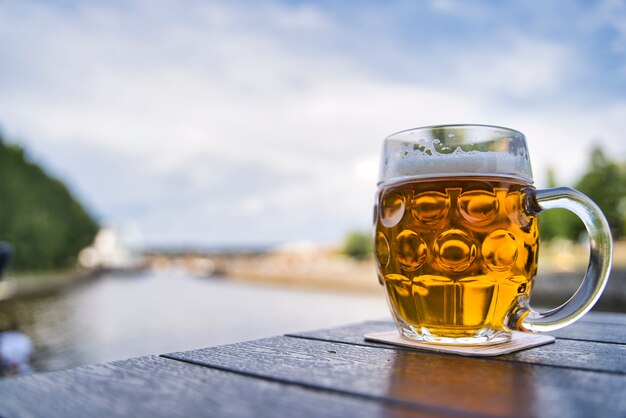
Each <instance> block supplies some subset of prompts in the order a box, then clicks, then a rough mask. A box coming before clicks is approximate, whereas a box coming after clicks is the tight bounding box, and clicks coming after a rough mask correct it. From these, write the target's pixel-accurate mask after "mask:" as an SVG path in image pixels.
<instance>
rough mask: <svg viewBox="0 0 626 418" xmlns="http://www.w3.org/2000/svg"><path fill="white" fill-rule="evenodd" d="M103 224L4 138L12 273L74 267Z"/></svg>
mask: <svg viewBox="0 0 626 418" xmlns="http://www.w3.org/2000/svg"><path fill="white" fill-rule="evenodd" d="M97 231H98V224H97V223H96V221H95V220H94V219H93V217H92V216H91V215H90V214H89V213H87V211H86V210H85V208H84V207H83V205H82V204H81V203H80V202H78V200H77V199H76V198H75V197H74V196H72V194H71V192H70V191H69V190H68V188H67V187H66V186H65V185H64V184H63V182H61V181H60V180H58V179H56V178H54V177H52V176H50V175H49V174H47V173H46V172H45V171H44V170H43V169H42V168H41V167H40V166H39V165H37V164H35V163H33V162H32V161H30V160H29V158H28V155H27V153H26V152H25V151H24V149H23V148H22V147H21V146H19V145H16V144H9V143H7V142H6V141H5V139H4V138H3V136H2V133H0V241H6V242H8V243H9V244H10V245H11V246H12V248H13V260H12V262H11V265H10V269H11V270H14V271H36V270H50V269H58V268H64V267H69V266H73V265H74V263H75V262H76V257H77V255H78V253H79V251H80V250H81V249H82V248H84V247H86V246H88V245H89V244H90V243H91V242H92V241H93V238H94V236H95V234H96V232H97Z"/></svg>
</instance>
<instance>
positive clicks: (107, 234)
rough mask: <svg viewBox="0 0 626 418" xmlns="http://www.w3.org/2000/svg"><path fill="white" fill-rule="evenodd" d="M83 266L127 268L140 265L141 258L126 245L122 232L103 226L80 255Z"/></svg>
mask: <svg viewBox="0 0 626 418" xmlns="http://www.w3.org/2000/svg"><path fill="white" fill-rule="evenodd" d="M78 261H79V263H80V265H81V266H82V267H85V268H88V269H97V268H101V269H106V270H127V269H134V268H137V267H139V266H140V264H141V260H140V258H139V257H138V256H137V255H135V254H133V252H132V251H131V250H130V249H129V248H128V246H127V245H125V243H124V240H123V238H122V237H121V234H120V233H119V232H118V231H117V230H116V229H114V228H102V229H101V230H100V231H98V233H97V234H96V237H95V238H94V241H93V244H91V245H90V246H89V247H87V248H85V249H83V250H82V251H81V252H80V254H79V255H78Z"/></svg>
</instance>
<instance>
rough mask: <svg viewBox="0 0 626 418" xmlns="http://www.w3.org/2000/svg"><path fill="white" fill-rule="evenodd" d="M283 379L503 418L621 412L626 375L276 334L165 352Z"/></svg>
mask: <svg viewBox="0 0 626 418" xmlns="http://www.w3.org/2000/svg"><path fill="white" fill-rule="evenodd" d="M167 356H168V357H169V358H175V359H179V360H182V361H189V362H193V363H195V364H202V365H205V366H207V367H217V368H221V369H225V370H230V371H234V372H237V373H242V374H245V375H249V376H256V377H261V378H271V379H279V380H281V381H283V382H286V383H292V384H293V383H298V384H306V385H310V386H318V387H322V388H325V389H328V390H336V391H338V392H341V393H346V394H348V393H353V394H358V395H360V396H374V397H385V398H390V399H395V400H398V401H404V402H411V403H416V404H418V405H434V406H438V407H447V408H451V409H453V410H456V411H458V412H462V411H470V412H474V413H476V414H493V415H502V416H541V417H552V416H554V417H557V416H558V417H562V416H573V417H576V416H580V417H587V416H593V415H594V414H599V415H597V416H624V415H626V376H624V375H620V374H610V373H598V372H594V371H585V370H577V369H567V368H555V367H545V366H540V365H536V364H531V363H530V362H528V363H523V362H506V361H495V360H493V359H477V358H468V357H460V356H450V355H438V354H432V353H426V352H420V351H414V350H406V349H398V350H395V349H384V350H383V349H380V348H378V347H374V346H371V347H367V346H357V345H352V344H345V343H334V342H326V341H315V340H306V339H299V338H290V337H275V338H270V339H264V340H258V341H252V342H247V343H242V344H235V345H230V346H221V347H214V348H207V349H202V350H195V351H189V352H184V353H173V354H168V355H167Z"/></svg>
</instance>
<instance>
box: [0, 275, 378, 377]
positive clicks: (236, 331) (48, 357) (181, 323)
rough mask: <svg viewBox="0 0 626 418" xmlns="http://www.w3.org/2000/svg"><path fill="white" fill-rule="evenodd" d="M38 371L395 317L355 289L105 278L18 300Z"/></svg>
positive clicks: (13, 307) (17, 313) (16, 311)
mask: <svg viewBox="0 0 626 418" xmlns="http://www.w3.org/2000/svg"><path fill="white" fill-rule="evenodd" d="M7 309H9V310H10V311H11V312H10V313H11V314H12V315H13V316H14V317H16V318H17V320H18V324H19V328H20V330H21V331H22V332H24V333H26V334H28V335H29V336H30V337H31V338H32V339H33V342H34V344H35V348H36V350H35V354H34V356H33V361H32V366H33V368H34V369H35V370H36V371H48V370H58V369H64V368H68V367H75V366H79V365H84V364H92V363H100V362H105V361H112V360H118V359H123V358H128V357H133V356H140V355H145V354H162V353H167V352H172V351H182V350H190V349H193V348H200V347H208V346H213V345H220V344H228V343H234V342H240V341H245V340H250V339H256V338H262V337H268V336H273V335H279V334H284V333H288V332H296V331H303V330H310V329H316V328H324V327H331V326H337V325H341V324H346V323H350V322H357V321H363V320H367V319H387V318H390V315H389V313H388V309H387V306H386V302H385V299H384V293H383V291H382V288H381V291H380V293H378V294H351V293H337V292H331V291H324V290H311V289H302V288H285V287H278V286H271V285H260V284H251V283H247V282H234V281H229V280H226V279H217V278H198V277H193V276H190V275H188V274H186V273H185V272H184V271H178V270H169V271H167V272H162V273H158V274H157V273H154V272H146V273H141V274H137V275H132V276H131V275H129V276H120V275H105V276H103V277H101V278H99V279H97V280H95V281H92V282H89V283H86V284H82V285H80V286H77V287H75V288H73V289H70V290H68V291H66V292H62V293H56V294H52V295H47V296H43V297H36V298H24V299H21V300H16V301H13V302H11V303H9V304H5V305H4V306H0V310H7Z"/></svg>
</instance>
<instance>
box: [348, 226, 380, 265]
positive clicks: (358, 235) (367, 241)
mask: <svg viewBox="0 0 626 418" xmlns="http://www.w3.org/2000/svg"><path fill="white" fill-rule="evenodd" d="M373 251H374V239H373V238H372V234H371V233H370V232H363V231H351V232H349V233H348V235H346V238H345V240H344V243H343V253H344V254H346V255H347V256H348V257H351V258H354V259H357V260H364V259H366V258H369V257H371V256H372V252H373Z"/></svg>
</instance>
